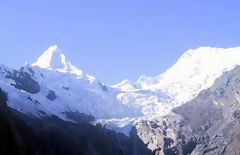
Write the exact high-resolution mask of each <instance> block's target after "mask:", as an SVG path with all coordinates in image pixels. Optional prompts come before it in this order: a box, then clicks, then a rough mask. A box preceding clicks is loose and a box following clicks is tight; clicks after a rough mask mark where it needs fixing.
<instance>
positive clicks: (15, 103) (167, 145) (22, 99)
mask: <svg viewBox="0 0 240 155" xmlns="http://www.w3.org/2000/svg"><path fill="white" fill-rule="evenodd" d="M239 64H240V48H239V47H236V48H229V49H222V48H211V47H200V48H198V49H195V50H189V51H187V52H186V53H184V54H183V56H181V57H180V59H179V60H178V61H177V63H176V64H175V65H173V66H172V67H171V68H170V69H168V70H167V71H166V72H165V73H163V74H161V75H159V76H156V77H147V76H141V77H140V78H139V80H138V81H137V82H130V81H129V80H124V81H122V82H120V83H118V84H116V85H114V86H107V85H105V84H104V83H103V82H101V81H99V80H97V79H96V78H95V77H93V76H91V75H88V74H86V73H85V72H83V71H82V70H80V69H78V68H77V67H76V66H74V65H72V64H71V63H70V61H69V60H68V59H67V58H66V56H65V55H64V54H63V52H62V51H61V50H60V49H59V48H58V47H57V46H56V45H54V46H51V47H49V48H48V49H47V50H46V51H44V52H43V54H42V55H41V56H40V57H39V58H38V59H37V61H36V62H35V63H33V64H26V65H25V66H23V67H21V68H20V69H19V70H16V69H10V68H8V67H6V66H4V65H1V66H0V88H1V90H2V91H3V92H5V93H6V94H7V96H8V99H7V105H8V106H9V108H10V109H14V111H15V112H14V113H19V114H20V115H21V118H22V116H24V118H26V117H27V120H26V119H23V120H21V121H23V122H25V123H26V124H30V126H28V125H26V126H28V127H27V128H29V130H31V131H32V130H34V129H35V128H39V124H41V125H43V126H45V125H49V124H55V123H58V122H60V125H59V124H58V125H59V126H57V129H58V128H63V130H65V128H68V127H69V126H70V127H71V128H72V126H74V127H73V128H74V131H69V130H68V129H66V132H68V131H69V132H75V128H76V130H84V131H83V134H84V135H86V134H87V135H88V133H87V132H86V131H85V129H86V128H85V126H87V127H88V128H87V130H89V131H90V130H91V132H93V133H92V134H94V135H95V132H97V131H96V130H95V129H99V130H100V131H101V134H97V135H96V136H98V137H101V136H102V134H104V135H106V133H110V135H108V136H110V137H109V138H110V139H111V138H113V137H119V135H121V136H120V137H121V138H120V141H119V139H115V140H114V141H113V144H114V145H113V146H109V147H113V148H115V149H120V150H121V151H120V152H122V153H125V154H126V153H128V154H136V155H137V154H139V153H140V152H141V150H142V153H143V155H144V154H152V153H153V154H190V153H196V154H202V153H203V152H205V153H206V154H207V153H209V154H211V153H213V150H214V151H216V152H218V153H219V152H221V151H220V149H222V146H225V147H226V148H225V150H227V148H228V147H231V148H230V150H227V151H226V152H224V151H222V152H223V154H224V153H233V154H234V152H237V151H239V148H238V147H235V148H232V147H233V145H237V144H238V143H234V144H231V145H228V144H230V142H229V143H228V144H226V145H221V146H215V145H212V143H215V141H214V140H212V139H210V138H211V137H212V138H213V137H214V136H215V135H214V132H212V130H213V131H218V132H219V134H225V133H226V134H230V135H233V133H234V134H237V132H236V131H237V129H238V125H237V123H239V122H238V121H237V120H238V107H239V106H238V104H237V100H236V103H235V102H233V101H234V100H235V99H238V97H237V98H236V94H237V91H236V92H235V93H233V92H234V91H235V89H236V90H237V89H238V83H234V82H237V81H239V80H238V78H239V77H238V74H237V73H238V70H239V68H238V67H237V66H238V65H239ZM233 79H234V80H233ZM226 83H228V84H227V85H226ZM229 84H231V85H229ZM231 91H232V92H231ZM226 92H227V94H226V96H227V98H228V99H229V100H223V99H222V98H225V97H226V96H224V95H223V94H224V93H226ZM221 95H222V96H221ZM228 103H232V106H233V107H228V106H225V105H227V104H228ZM19 114H18V115H17V116H14V119H15V118H16V117H19V116H20V115H19ZM205 115H206V116H205ZM230 115H231V116H230ZM232 115H236V116H234V118H232ZM28 117H33V118H34V119H32V118H28ZM235 117H236V118H235ZM226 119H227V120H229V121H226ZM34 121H36V122H38V123H39V124H38V123H36V124H34V125H33V124H32V122H34ZM79 123H81V124H84V126H82V128H81V127H79V125H77V124H79ZM229 123H233V124H234V127H233V128H234V130H231V133H229V132H225V130H226V128H227V126H228V125H229ZM31 124H32V125H31ZM216 125H217V126H216ZM218 126H221V127H222V128H221V129H216V127H218ZM229 126H231V125H229ZM235 127H236V130H235ZM83 128H84V129H83ZM205 128H206V129H205ZM105 132H106V133H105ZM121 133H123V134H124V135H123V134H121ZM48 134H53V133H52V131H51V133H47V135H48ZM74 134H75V133H74ZM89 134H91V133H89ZM65 136H66V137H65ZM222 137H223V138H221V139H220V140H225V138H227V137H226V136H222ZM55 138H58V137H54V139H55ZM64 138H69V137H68V135H64ZM85 138H87V139H86V141H87V142H88V141H89V138H93V137H85ZM94 138H95V137H94ZM96 138H97V137H96ZM105 138H106V137H105ZM236 138H237V137H236ZM75 140H76V139H73V141H75ZM122 142H127V143H128V144H129V147H127V146H124V147H126V149H123V148H122V147H123V146H122V145H120V146H119V144H120V143H122ZM218 142H219V141H218ZM218 142H216V145H218ZM89 143H91V145H93V144H92V143H93V141H89ZM210 143H211V144H210ZM62 144H63V143H62ZM115 144H116V145H115ZM204 144H207V145H208V146H209V149H210V151H209V150H207V151H206V148H208V147H205V146H204ZM51 145H52V144H51ZM81 145H82V144H81ZM84 145H85V144H84ZM94 145H95V144H94ZM99 145H100V144H96V146H95V147H99ZM77 146H78V145H76V147H77ZM210 146H213V147H217V148H219V149H216V148H210ZM137 148H139V149H137ZM67 149H69V148H67ZM151 151H152V152H151ZM229 151H230V152H229ZM110 152H111V151H110ZM108 153H109V152H108ZM214 153H215V152H214ZM77 154H78V153H77ZM89 154H93V153H89ZM100 154H104V153H103V152H101V153H100Z"/></svg>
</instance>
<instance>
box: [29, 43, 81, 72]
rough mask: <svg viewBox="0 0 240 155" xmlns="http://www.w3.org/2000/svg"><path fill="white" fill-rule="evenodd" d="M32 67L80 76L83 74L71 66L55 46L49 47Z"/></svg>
mask: <svg viewBox="0 0 240 155" xmlns="http://www.w3.org/2000/svg"><path fill="white" fill-rule="evenodd" d="M32 66H37V67H40V68H44V69H48V70H55V71H60V72H63V73H70V74H75V75H77V76H82V75H83V72H82V71H81V70H79V69H78V68H77V67H75V66H73V65H72V64H71V63H70V62H69V61H68V59H67V58H66V56H65V55H64V54H63V52H62V51H61V50H60V49H59V48H58V46H57V45H53V46H50V47H49V48H48V49H47V50H46V51H44V52H43V54H42V55H41V56H40V57H39V58H38V59H37V61H36V62H35V63H33V64H32Z"/></svg>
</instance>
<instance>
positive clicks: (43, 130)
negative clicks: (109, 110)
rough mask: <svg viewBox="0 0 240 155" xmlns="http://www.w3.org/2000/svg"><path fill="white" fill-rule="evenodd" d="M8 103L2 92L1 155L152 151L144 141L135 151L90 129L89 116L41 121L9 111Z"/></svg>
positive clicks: (120, 138) (118, 137) (117, 137)
mask: <svg viewBox="0 0 240 155" xmlns="http://www.w3.org/2000/svg"><path fill="white" fill-rule="evenodd" d="M6 101H7V95H6V94H5V93H4V92H2V91H0V137H1V138H0V147H1V149H0V154H1V155H14V154H17V155H133V154H134V155H141V154H142V155H145V152H148V151H149V150H148V149H147V148H146V147H145V145H144V144H143V143H142V142H141V140H139V141H138V142H137V143H138V145H136V146H141V147H142V148H139V147H133V145H135V144H134V143H135V142H134V141H133V139H132V138H129V137H126V136H124V135H122V134H117V133H115V132H113V131H110V130H107V129H105V128H103V127H102V126H100V125H95V126H93V125H91V124H90V123H89V122H88V121H91V120H92V119H93V118H92V117H90V116H85V115H84V116H83V115H81V114H78V113H71V114H68V115H69V117H71V118H72V119H75V120H76V121H77V122H78V123H72V122H66V121H63V120H61V119H59V118H57V117H55V116H52V117H43V118H42V119H39V118H34V117H31V116H28V115H25V114H23V113H20V112H18V111H16V110H14V109H11V108H9V107H7V105H6ZM82 120H84V121H82ZM139 150H142V151H143V152H142V153H141V151H139ZM147 150H148V151H147ZM136 152H137V153H136Z"/></svg>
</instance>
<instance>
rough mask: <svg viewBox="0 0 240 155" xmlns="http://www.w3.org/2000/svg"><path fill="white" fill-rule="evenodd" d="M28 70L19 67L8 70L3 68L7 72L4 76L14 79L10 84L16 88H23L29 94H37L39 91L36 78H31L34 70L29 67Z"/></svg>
mask: <svg viewBox="0 0 240 155" xmlns="http://www.w3.org/2000/svg"><path fill="white" fill-rule="evenodd" d="M27 69H28V72H26V71H25V70H24V68H21V69H20V70H19V71H18V70H13V72H10V71H8V70H5V71H6V72H7V73H8V74H7V75H6V78H8V79H12V80H14V81H15V84H12V85H13V86H14V87H15V88H16V89H19V90H24V91H26V92H28V93H31V94H37V93H39V91H40V86H39V84H38V82H37V81H36V80H34V79H33V77H34V71H33V70H32V69H31V68H27Z"/></svg>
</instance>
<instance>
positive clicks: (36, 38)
mask: <svg viewBox="0 0 240 155" xmlns="http://www.w3.org/2000/svg"><path fill="white" fill-rule="evenodd" d="M239 6H240V1H239V0H211V1H210V0H200V1H196V0H184V1H183V0H67V1H66V0H41V1H33V0H24V1H19V0H14V1H13V0H1V1H0V42H1V44H0V63H1V64H6V65H8V66H10V67H14V68H17V67H18V66H21V65H22V64H24V62H25V61H27V62H29V63H32V62H34V61H35V59H36V58H37V57H38V56H39V55H40V54H41V52H42V51H43V50H45V49H46V48H47V47H48V46H50V45H53V44H57V45H58V46H59V47H60V48H61V49H62V51H64V53H65V55H66V56H67V57H68V58H69V59H70V61H71V62H72V63H73V64H74V65H76V66H77V67H79V68H80V69H82V70H84V71H85V72H87V73H89V74H91V75H94V76H96V77H97V78H98V79H100V80H102V81H103V82H105V83H107V84H113V83H117V82H119V81H121V80H123V79H125V78H127V79H130V80H132V81H136V80H137V79H138V77H139V76H140V75H142V74H145V75H147V76H155V75H158V74H160V73H162V72H163V71H165V70H166V69H167V68H169V67H170V66H171V65H173V64H174V63H175V62H176V60H177V59H178V58H179V56H180V55H181V54H182V53H183V52H184V51H186V50H187V49H189V48H197V47H199V46H217V47H235V46H238V45H240V43H239V41H240V30H239V28H240V9H239Z"/></svg>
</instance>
